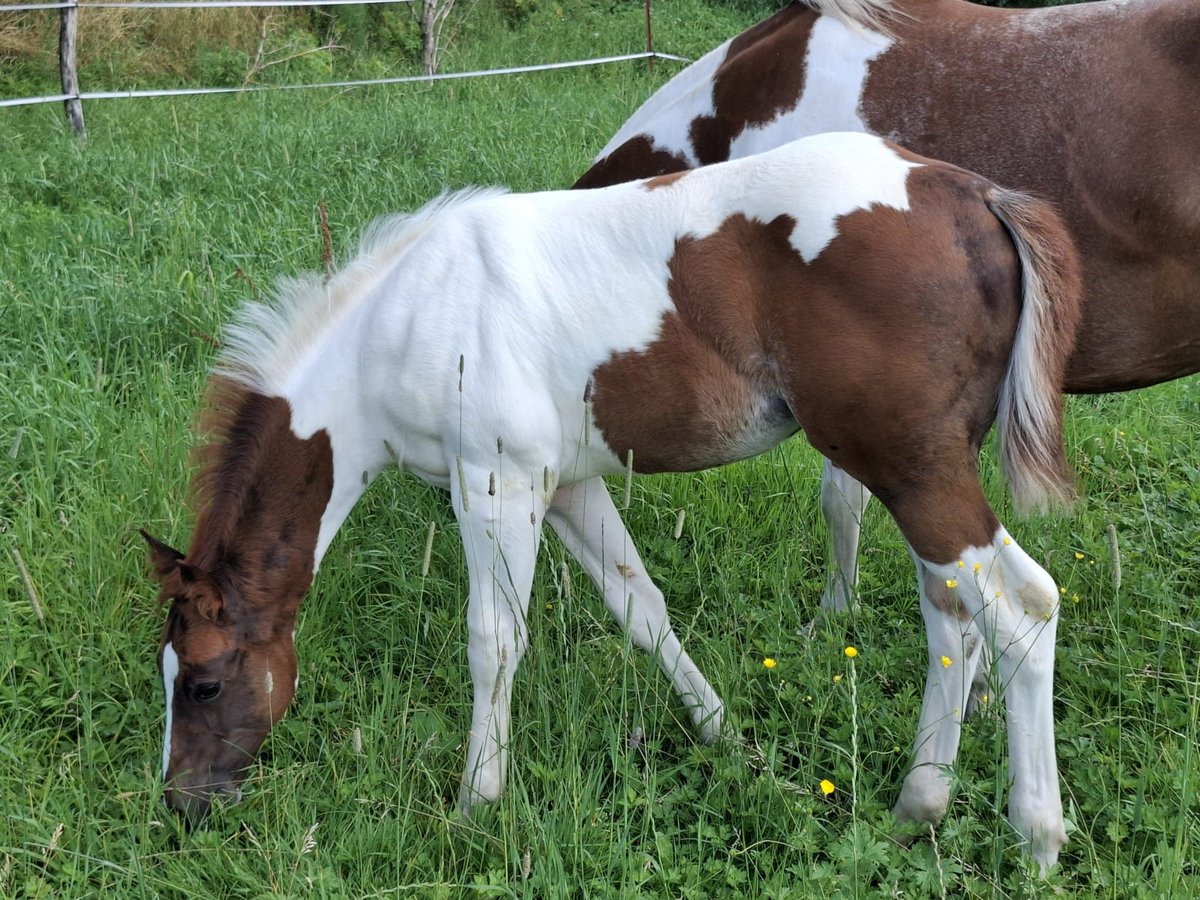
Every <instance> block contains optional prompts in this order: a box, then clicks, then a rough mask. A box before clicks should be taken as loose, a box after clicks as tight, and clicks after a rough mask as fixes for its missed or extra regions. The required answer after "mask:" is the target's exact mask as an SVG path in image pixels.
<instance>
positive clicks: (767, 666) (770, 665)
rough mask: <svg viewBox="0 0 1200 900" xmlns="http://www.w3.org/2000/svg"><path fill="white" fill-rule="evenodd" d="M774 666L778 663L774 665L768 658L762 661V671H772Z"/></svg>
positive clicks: (773, 661)
mask: <svg viewBox="0 0 1200 900" xmlns="http://www.w3.org/2000/svg"><path fill="white" fill-rule="evenodd" d="M776 665H778V663H776V662H775V660H773V659H771V657H769V656H768V657H767V658H766V659H764V660H763V668H764V669H773V668H775V666H776Z"/></svg>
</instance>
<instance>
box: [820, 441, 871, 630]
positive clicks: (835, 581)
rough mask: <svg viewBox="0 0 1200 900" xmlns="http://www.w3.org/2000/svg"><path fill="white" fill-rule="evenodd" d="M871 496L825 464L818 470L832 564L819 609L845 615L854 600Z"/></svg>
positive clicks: (848, 476) (841, 472) (849, 477)
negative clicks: (861, 543)
mask: <svg viewBox="0 0 1200 900" xmlns="http://www.w3.org/2000/svg"><path fill="white" fill-rule="evenodd" d="M870 502H871V492H870V491H869V490H867V488H866V486H865V485H863V484H862V483H861V482H859V481H856V480H855V479H854V477H853V476H851V475H848V474H846V473H845V472H844V471H842V470H841V469H839V468H838V467H837V466H835V465H834V464H833V463H831V462H830V461H829V460H825V467H824V468H823V469H822V470H821V512H822V513H823V514H824V516H825V522H826V524H827V525H828V526H829V534H830V538H831V540H832V543H833V564H832V568H831V569H830V571H829V579H828V581H827V582H826V584H825V593H824V594H822V595H821V608H822V609H831V610H835V611H837V612H845V611H846V610H848V609H849V608H850V607H851V606H852V605H853V604H854V602H855V600H856V599H857V596H858V538H859V533H860V532H861V531H862V519H863V514H864V513H865V512H866V511H867V504H868V503H870Z"/></svg>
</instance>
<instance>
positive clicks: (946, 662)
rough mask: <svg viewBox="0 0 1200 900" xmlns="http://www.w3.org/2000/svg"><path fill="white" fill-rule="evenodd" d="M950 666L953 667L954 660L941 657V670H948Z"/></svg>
mask: <svg viewBox="0 0 1200 900" xmlns="http://www.w3.org/2000/svg"><path fill="white" fill-rule="evenodd" d="M952 665H954V660H952V659H951V658H950V657H948V656H943V657H942V668H943V669H948V668H950V667H951V666H952Z"/></svg>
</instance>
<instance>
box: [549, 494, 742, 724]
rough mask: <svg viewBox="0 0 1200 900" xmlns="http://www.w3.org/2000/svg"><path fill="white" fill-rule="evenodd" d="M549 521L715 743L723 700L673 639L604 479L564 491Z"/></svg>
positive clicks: (659, 600)
mask: <svg viewBox="0 0 1200 900" xmlns="http://www.w3.org/2000/svg"><path fill="white" fill-rule="evenodd" d="M546 520H547V521H548V522H549V523H550V525H551V527H552V528H553V529H554V530H555V531H556V532H557V533H558V536H559V537H560V538H562V542H563V544H565V545H566V548H567V551H568V552H569V553H570V554H571V555H572V556H574V557H575V558H576V559H577V560H579V563H580V565H582V566H583V568H584V570H585V571H586V572H587V573H588V575H589V576H590V577H591V579H592V580H593V581H594V582H595V583H596V587H597V588H599V589H600V593H601V594H602V595H603V597H604V605H605V606H606V607H607V608H608V611H609V613H611V614H612V616H613V618H615V619H616V620H617V621H618V622H619V623H620V624H621V625H622V626H623V627H624V628H625V629H626V630H627V631H628V632H629V636H630V638H631V639H632V640H633V642H634V643H635V644H636V645H637V646H638V647H640V648H641V649H642V650H645V651H646V652H647V653H651V654H653V655H654V656H655V657H656V658H657V659H658V664H659V666H660V667H661V668H662V670H663V672H664V673H666V675H667V677H668V678H670V679H671V683H672V684H673V685H674V686H675V690H676V691H677V692H678V693H679V696H680V698H681V699H682V700H683V703H684V705H685V706H687V708H688V710H689V712H690V713H691V716H692V721H693V722H694V723H695V725H696V728H697V730H698V731H699V732H700V736H701V738H703V739H704V740H705V741H709V742H712V741H714V740H716V739H717V738H718V737H720V734H721V717H722V714H723V711H724V707H723V705H722V703H721V698H720V697H718V696H717V694H716V691H714V690H713V689H712V685H710V684H709V683H708V679H706V678H705V677H704V675H703V674H702V673H701V672H700V670H699V669H698V668H696V664H695V663H693V662H692V659H691V657H690V656H688V654H687V652H686V651H685V650H684V649H683V646H682V645H681V644H680V642H679V638H678V637H676V636H675V630H674V629H673V628H672V627H671V621H670V619H669V618H668V616H667V604H666V601H665V600H664V599H663V594H662V591H660V590H659V589H658V587H657V586H656V585H655V584H654V582H653V581H652V580H651V578H650V574H649V573H648V572H647V571H646V566H645V564H644V563H643V562H642V558H641V556H639V555H638V551H637V547H635V546H634V543H633V538H632V537H630V535H629V532H628V531H627V530H626V528H625V523H624V522H622V521H621V514H620V513H619V512H617V507H616V505H615V504H614V503H613V501H612V497H611V496H610V495H609V493H608V488H606V487H605V486H604V480H603V479H601V478H589V479H587V480H586V481H582V482H578V483H576V484H573V485H570V486H568V487H564V488H560V489H559V490H558V492H557V493H555V495H554V500H553V501H552V502H551V504H550V509H549V511H548V512H547V514H546Z"/></svg>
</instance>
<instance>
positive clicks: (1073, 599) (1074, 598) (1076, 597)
mask: <svg viewBox="0 0 1200 900" xmlns="http://www.w3.org/2000/svg"><path fill="white" fill-rule="evenodd" d="M1071 602H1072V603H1078V602H1079V595H1078V594H1072V595H1071Z"/></svg>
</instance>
